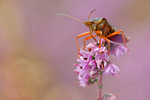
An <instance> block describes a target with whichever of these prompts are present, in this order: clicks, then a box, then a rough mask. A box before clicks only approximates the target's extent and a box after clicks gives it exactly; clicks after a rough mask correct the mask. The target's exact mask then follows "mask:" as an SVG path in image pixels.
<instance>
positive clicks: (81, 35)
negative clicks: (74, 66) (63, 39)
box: [76, 32, 91, 51]
mask: <svg viewBox="0 0 150 100" xmlns="http://www.w3.org/2000/svg"><path fill="white" fill-rule="evenodd" d="M89 34H91V32H85V33H82V34H80V35H78V36H77V37H76V43H77V48H78V51H80V48H79V44H78V40H77V39H78V38H79V37H83V36H86V35H89Z"/></svg>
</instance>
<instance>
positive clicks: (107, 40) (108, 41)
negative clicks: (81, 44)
mask: <svg viewBox="0 0 150 100" xmlns="http://www.w3.org/2000/svg"><path fill="white" fill-rule="evenodd" d="M101 38H103V39H104V40H105V41H106V42H107V43H108V44H109V47H108V55H109V52H110V40H109V39H107V38H106V37H104V36H102V35H100V40H101ZM100 43H101V42H100ZM99 47H101V46H100V44H99ZM100 52H101V49H100Z"/></svg>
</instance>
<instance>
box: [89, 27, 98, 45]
mask: <svg viewBox="0 0 150 100" xmlns="http://www.w3.org/2000/svg"><path fill="white" fill-rule="evenodd" d="M90 33H91V36H92V38H93V39H94V40H95V41H96V42H97V40H96V39H95V38H94V36H93V35H92V33H93V30H92V31H91V30H90ZM97 43H98V42H97Z"/></svg>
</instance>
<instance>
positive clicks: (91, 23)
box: [84, 9, 96, 27]
mask: <svg viewBox="0 0 150 100" xmlns="http://www.w3.org/2000/svg"><path fill="white" fill-rule="evenodd" d="M94 11H96V9H94V10H92V11H91V12H90V14H89V17H88V20H87V21H85V22H84V24H85V25H86V26H87V27H92V25H93V24H94V20H93V19H92V20H90V16H91V14H92V13H93V12H94Z"/></svg>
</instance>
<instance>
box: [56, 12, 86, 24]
mask: <svg viewBox="0 0 150 100" xmlns="http://www.w3.org/2000/svg"><path fill="white" fill-rule="evenodd" d="M56 15H62V16H67V17H70V18H73V19H75V20H77V21H80V22H82V23H84V21H82V20H79V19H77V18H75V17H72V16H70V15H67V14H56Z"/></svg>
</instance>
